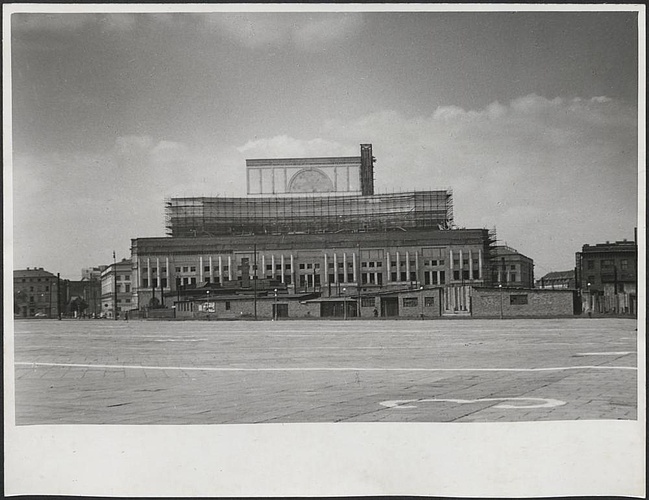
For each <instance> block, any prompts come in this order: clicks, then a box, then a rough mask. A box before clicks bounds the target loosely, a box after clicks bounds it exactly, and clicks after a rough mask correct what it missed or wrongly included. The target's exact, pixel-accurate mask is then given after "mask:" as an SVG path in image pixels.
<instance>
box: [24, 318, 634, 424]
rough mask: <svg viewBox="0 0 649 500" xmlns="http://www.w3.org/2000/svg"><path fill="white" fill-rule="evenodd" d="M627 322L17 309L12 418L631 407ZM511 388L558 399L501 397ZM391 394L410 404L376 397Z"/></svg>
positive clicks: (502, 416)
mask: <svg viewBox="0 0 649 500" xmlns="http://www.w3.org/2000/svg"><path fill="white" fill-rule="evenodd" d="M635 329H636V322H635V321H633V320H628V319H618V318H610V319H609V318H602V319H592V320H589V319H577V318H575V319H557V320H504V321H500V320H456V321H371V320H360V321H348V322H341V321H337V322H327V321H319V322H315V321H286V322H253V321H250V322H209V323H208V322H196V321H187V322H168V321H166V322H162V321H161V322H153V321H129V322H113V321H55V320H53V321H48V320H40V321H18V322H16V323H15V338H14V343H15V362H16V365H15V373H16V423H17V424H18V425H32V424H49V423H66V424H224V423H258V422H266V423H268V422H273V423H289V422H503V421H504V422H506V421H512V422H516V421H535V420H576V419H636V418H637V354H636V330H635ZM512 398H513V399H512ZM516 398H518V399H516ZM520 398H528V400H529V398H536V399H538V400H544V401H545V400H553V401H554V400H558V401H561V402H562V403H563V404H562V405H561V406H557V407H541V408H503V407H502V404H505V405H506V404H509V405H510V406H512V405H514V406H515V405H517V404H518V405H521V404H523V403H521V401H523V400H522V399H520ZM439 399H446V400H448V401H439ZM393 400H414V401H417V403H416V404H414V405H412V406H414V408H388V407H385V406H382V405H381V403H382V402H385V401H393ZM427 400H428V401H427Z"/></svg>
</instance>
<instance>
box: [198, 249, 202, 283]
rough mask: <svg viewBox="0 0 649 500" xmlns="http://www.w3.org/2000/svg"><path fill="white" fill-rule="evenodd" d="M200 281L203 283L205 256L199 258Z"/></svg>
mask: <svg viewBox="0 0 649 500" xmlns="http://www.w3.org/2000/svg"><path fill="white" fill-rule="evenodd" d="M198 282H199V283H203V256H202V255H201V256H200V257H199V258H198Z"/></svg>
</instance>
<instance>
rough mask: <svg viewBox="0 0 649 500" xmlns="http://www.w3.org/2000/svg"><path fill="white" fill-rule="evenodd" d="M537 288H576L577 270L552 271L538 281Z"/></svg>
mask: <svg viewBox="0 0 649 500" xmlns="http://www.w3.org/2000/svg"><path fill="white" fill-rule="evenodd" d="M536 288H541V289H544V290H564V289H569V290H574V289H576V288H577V284H576V282H575V270H574V269H572V270H570V271H553V272H550V273H548V274H546V275H545V276H543V277H542V278H541V279H539V280H537V281H536Z"/></svg>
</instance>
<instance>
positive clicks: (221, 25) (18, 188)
mask: <svg viewBox="0 0 649 500" xmlns="http://www.w3.org/2000/svg"><path fill="white" fill-rule="evenodd" d="M11 23H12V24H11V26H12V36H11V71H12V81H13V85H12V89H11V90H12V93H13V95H12V99H13V100H12V104H13V116H12V122H11V123H12V125H13V129H12V130H13V144H12V145H10V149H11V151H12V153H13V171H12V172H13V193H14V198H13V207H14V212H13V216H14V266H15V268H25V267H32V266H38V267H44V268H45V269H47V270H49V271H51V272H53V273H56V272H60V273H61V275H62V276H63V277H65V278H69V279H80V274H81V268H82V267H88V266H93V265H99V264H107V263H111V262H112V252H113V250H115V251H116V253H117V257H118V259H120V258H124V257H129V256H130V250H129V248H130V240H131V238H137V237H147V236H163V235H164V234H165V228H164V199H165V197H169V196H177V195H184V196H201V195H230V196H245V194H246V192H245V190H246V186H245V159H246V158H260V157H262V158H263V157H295V156H338V155H345V156H357V155H359V154H360V153H359V144H360V143H372V144H373V150H374V155H375V156H376V158H377V163H376V167H375V168H376V171H375V176H376V184H375V185H376V190H377V191H378V192H391V191H397V190H414V189H439V188H441V189H444V188H452V189H453V193H454V201H455V221H456V224H457V225H458V226H460V227H467V228H476V227H486V228H490V229H491V228H493V227H496V230H497V234H498V238H499V239H500V240H501V241H502V242H503V243H506V244H508V245H509V246H512V247H514V248H516V249H517V250H519V251H520V252H522V253H524V254H525V255H527V256H529V257H531V258H533V259H534V261H535V264H536V269H535V276H536V277H537V278H538V277H540V276H542V275H543V274H545V273H547V272H549V271H554V270H565V269H571V268H572V267H573V266H574V254H575V252H576V251H578V250H579V249H580V248H581V246H582V245H583V244H584V243H599V242H604V241H607V240H611V241H612V240H617V239H623V238H628V239H632V238H633V228H634V227H635V226H637V189H638V179H637V176H638V126H637V123H638V81H637V79H638V70H637V65H638V61H637V58H638V50H637V45H638V42H637V40H638V30H637V14H636V13H634V12H561V13H557V12H554V13H553V12H518V13H513V12H486V13H485V12H480V13H477V12H476V13H470V12H423V13H422V12H417V13H414V12H343V13H328V12H302V13H287V12H284V13H281V12H265V13H264V12H259V13H140V14H125V13H119V14H118V13H115V14H35V13H32V14H30V13H20V14H13V15H12V19H11ZM643 132H644V131H643Z"/></svg>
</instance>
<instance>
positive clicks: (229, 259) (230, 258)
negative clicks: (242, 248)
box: [228, 255, 232, 281]
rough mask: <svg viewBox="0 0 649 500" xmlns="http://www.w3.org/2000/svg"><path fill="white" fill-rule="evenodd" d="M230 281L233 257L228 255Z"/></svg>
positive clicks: (230, 278)
mask: <svg viewBox="0 0 649 500" xmlns="http://www.w3.org/2000/svg"><path fill="white" fill-rule="evenodd" d="M228 279H229V280H230V281H232V255H228Z"/></svg>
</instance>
